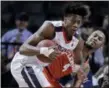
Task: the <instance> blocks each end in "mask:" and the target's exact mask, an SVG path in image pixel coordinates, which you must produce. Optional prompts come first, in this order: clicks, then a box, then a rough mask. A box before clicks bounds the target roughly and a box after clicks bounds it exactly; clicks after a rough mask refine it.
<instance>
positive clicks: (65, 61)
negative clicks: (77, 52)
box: [47, 54, 74, 79]
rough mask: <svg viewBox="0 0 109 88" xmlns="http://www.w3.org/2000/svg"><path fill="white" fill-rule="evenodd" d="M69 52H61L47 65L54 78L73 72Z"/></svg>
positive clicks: (72, 63) (72, 62)
mask: <svg viewBox="0 0 109 88" xmlns="http://www.w3.org/2000/svg"><path fill="white" fill-rule="evenodd" d="M70 57H72V56H71V54H69V56H68V54H61V55H59V56H58V57H57V58H56V59H54V61H53V62H52V63H51V64H49V65H48V66H47V69H48V71H49V73H50V74H51V75H52V76H53V78H55V79H59V78H61V77H63V76H66V75H68V74H70V73H72V72H73V65H74V61H73V58H70Z"/></svg>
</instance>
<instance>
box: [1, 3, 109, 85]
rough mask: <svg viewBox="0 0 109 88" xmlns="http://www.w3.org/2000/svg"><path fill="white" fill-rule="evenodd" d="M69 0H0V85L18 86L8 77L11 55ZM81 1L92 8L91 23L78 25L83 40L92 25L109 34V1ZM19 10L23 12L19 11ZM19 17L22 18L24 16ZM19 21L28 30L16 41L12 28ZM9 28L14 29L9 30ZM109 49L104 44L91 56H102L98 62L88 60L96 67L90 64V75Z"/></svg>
mask: <svg viewBox="0 0 109 88" xmlns="http://www.w3.org/2000/svg"><path fill="white" fill-rule="evenodd" d="M71 2H72V1H69V2H67V1H40V2H39V1H1V37H2V42H1V44H2V49H1V51H2V58H1V59H2V63H1V66H2V72H1V73H2V80H1V81H2V87H10V86H14V87H17V84H16V82H15V80H14V79H13V78H12V76H11V73H10V68H9V67H10V62H11V60H12V58H13V56H14V54H15V53H16V52H17V51H18V49H19V48H18V47H19V46H20V45H21V44H22V43H23V42H24V41H25V40H26V39H27V38H28V37H29V36H30V35H32V34H33V33H34V32H36V31H37V30H38V28H39V27H40V26H41V25H42V23H43V22H44V21H45V20H62V15H63V9H64V6H65V5H66V4H68V3H71ZM73 2H74V1H73ZM73 2H72V3H73ZM82 3H85V4H87V5H89V7H90V10H91V13H90V14H89V15H90V16H89V20H88V21H89V23H90V22H91V24H89V23H87V24H84V25H83V26H82V27H81V28H80V29H82V30H81V36H82V38H83V39H84V40H86V39H85V38H86V36H88V35H89V34H90V33H92V32H93V29H92V30H91V28H92V25H93V26H95V27H96V26H97V27H102V28H103V29H104V30H106V31H107V33H109V2H108V1H99V2H98V1H88V2H87V1H84V2H82ZM22 12H23V13H26V14H23V15H22V14H20V13H22ZM19 14H20V15H19ZM22 17H24V19H23V18H22ZM22 19H23V20H22ZM18 20H20V22H22V21H23V23H22V24H23V25H24V28H25V29H27V31H25V32H24V36H23V38H24V37H25V38H24V39H23V40H22V41H20V40H19V36H21V34H17V32H16V31H15V30H16V27H17V26H19V24H20V23H19V22H18ZM12 30H14V31H13V32H12ZM15 35H16V37H15V39H14V38H13V39H11V37H13V36H15ZM18 40H19V41H20V42H19V41H18ZM17 46H18V47H17ZM13 47H14V48H13ZM108 49H109V45H108V44H107V45H105V46H104V47H103V50H98V52H100V53H97V54H96V53H95V54H93V55H92V57H96V55H97V56H100V55H101V57H100V58H101V61H102V62H97V61H98V60H95V61H92V62H91V63H92V64H93V63H95V62H96V63H97V68H96V69H93V68H94V67H93V66H92V69H93V74H95V73H96V72H97V71H98V69H99V68H100V67H102V66H103V65H104V62H105V60H104V58H109V57H108V56H109V52H108ZM102 51H103V52H102ZM10 52H11V54H10ZM98 58H99V57H98ZM106 60H107V59H106ZM98 64H99V65H98ZM95 65H96V64H95Z"/></svg>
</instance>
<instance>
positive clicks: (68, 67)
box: [45, 21, 79, 79]
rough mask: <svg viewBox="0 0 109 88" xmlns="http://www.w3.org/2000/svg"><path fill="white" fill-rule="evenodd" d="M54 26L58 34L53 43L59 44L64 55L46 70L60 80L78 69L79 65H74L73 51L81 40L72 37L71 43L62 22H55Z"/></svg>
mask: <svg viewBox="0 0 109 88" xmlns="http://www.w3.org/2000/svg"><path fill="white" fill-rule="evenodd" d="M52 24H53V25H54V27H55V33H56V34H55V37H54V39H53V41H55V42H56V43H57V46H58V49H59V51H61V52H62V55H59V56H58V57H57V58H55V59H54V60H53V62H52V63H50V64H49V65H48V66H47V67H45V69H48V71H49V72H50V74H51V75H52V76H53V78H55V79H60V78H61V77H63V76H66V75H69V74H70V73H72V72H73V71H75V70H76V68H78V65H75V64H74V59H73V57H74V55H73V50H74V49H75V48H76V46H77V44H78V42H79V40H78V39H77V38H76V37H75V36H72V40H71V41H70V42H69V41H66V38H65V37H66V36H65V34H64V32H63V27H62V21H53V22H52ZM75 66H76V67H75Z"/></svg>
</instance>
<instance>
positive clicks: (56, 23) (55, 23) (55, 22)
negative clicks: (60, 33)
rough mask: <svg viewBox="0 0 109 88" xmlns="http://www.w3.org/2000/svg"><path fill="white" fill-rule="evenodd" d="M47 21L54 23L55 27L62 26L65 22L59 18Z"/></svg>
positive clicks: (47, 21)
mask: <svg viewBox="0 0 109 88" xmlns="http://www.w3.org/2000/svg"><path fill="white" fill-rule="evenodd" d="M45 23H50V24H52V25H53V26H54V27H60V26H62V23H63V22H62V21H61V20H58V21H55V20H53V21H50V20H46V21H45Z"/></svg>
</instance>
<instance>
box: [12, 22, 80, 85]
mask: <svg viewBox="0 0 109 88" xmlns="http://www.w3.org/2000/svg"><path fill="white" fill-rule="evenodd" d="M51 23H52V24H53V25H54V27H55V36H54V38H53V39H52V40H53V41H55V42H56V43H57V44H58V45H59V48H60V49H61V50H74V49H75V48H76V46H77V44H78V42H79V40H78V39H77V38H76V37H75V36H73V37H72V40H71V41H70V42H66V41H65V36H64V33H63V31H62V21H51ZM47 65H48V63H44V62H42V61H40V60H39V59H38V58H37V56H26V55H21V54H20V53H19V52H17V53H16V54H15V56H14V58H13V60H12V62H11V73H12V75H13V77H14V78H15V79H16V81H17V82H18V84H19V87H28V85H27V82H26V81H25V80H24V78H23V77H22V75H25V72H26V73H27V69H25V68H26V66H30V67H32V69H33V70H34V72H35V75H36V77H37V78H38V81H39V82H40V84H41V86H42V87H47V86H49V85H50V84H49V82H48V81H47V79H46V77H45V76H44V74H42V73H43V72H42V70H43V67H44V66H47ZM24 71H25V72H24ZM21 73H22V74H21ZM27 76H28V75H27ZM30 76H31V75H30ZM30 76H28V77H29V79H30ZM33 79H34V77H33ZM30 81H31V83H32V84H31V85H33V86H34V87H35V85H34V84H36V82H34V81H33V82H34V83H33V82H32V80H30Z"/></svg>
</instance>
